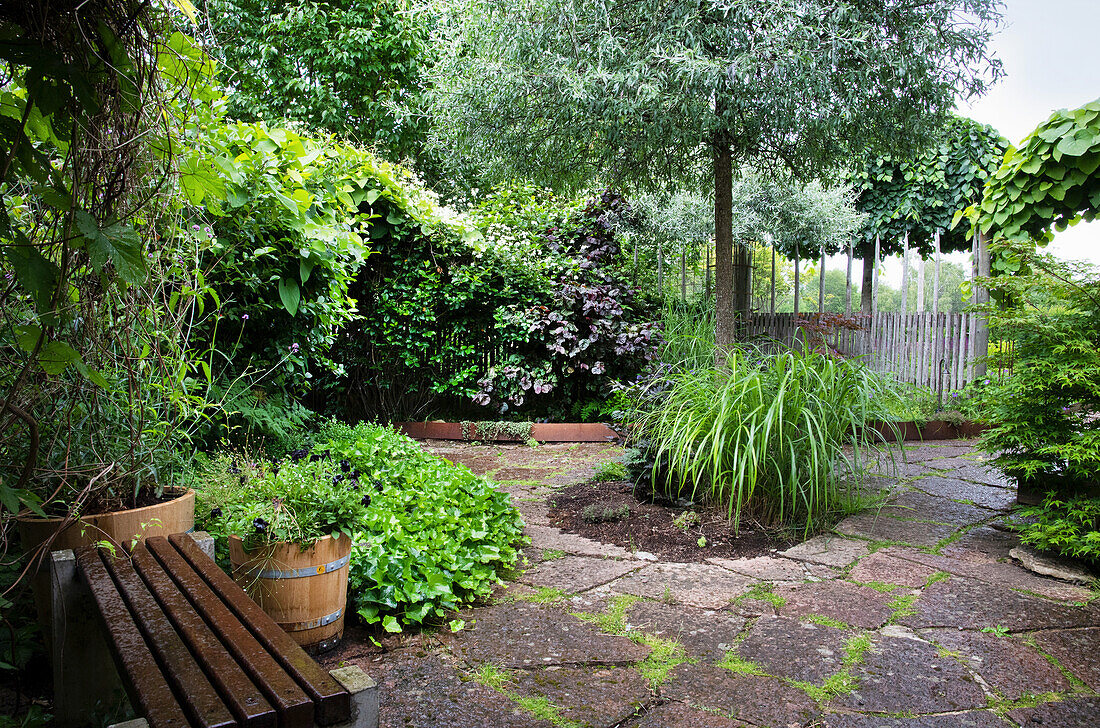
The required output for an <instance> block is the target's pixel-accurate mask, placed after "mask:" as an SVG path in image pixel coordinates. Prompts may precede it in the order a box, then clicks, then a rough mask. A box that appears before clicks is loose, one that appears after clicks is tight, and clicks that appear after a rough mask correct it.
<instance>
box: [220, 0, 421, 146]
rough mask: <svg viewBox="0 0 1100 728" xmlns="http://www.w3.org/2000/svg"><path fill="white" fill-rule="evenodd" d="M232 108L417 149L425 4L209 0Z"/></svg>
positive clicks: (403, 0) (246, 115)
mask: <svg viewBox="0 0 1100 728" xmlns="http://www.w3.org/2000/svg"><path fill="white" fill-rule="evenodd" d="M205 9H206V12H207V16H208V17H209V20H210V29H211V32H212V34H213V39H214V44H213V48H214V53H215V54H216V56H217V58H218V60H219V61H221V63H222V64H223V66H224V68H225V69H226V71H227V72H226V79H225V80H226V83H227V85H228V86H229V88H230V89H231V90H232V93H231V94H230V95H229V108H228V111H229V115H230V116H231V117H233V118H237V119H241V120H243V121H259V120H263V121H267V122H296V123H299V124H302V125H305V126H306V127H307V128H310V129H313V130H316V131H325V132H329V133H332V134H336V135H337V136H339V137H341V138H345V139H350V140H352V141H353V142H354V143H356V144H358V145H360V146H364V147H374V148H378V149H380V150H383V151H384V152H386V153H387V155H388V156H391V157H392V158H401V157H405V156H408V155H410V154H414V153H415V152H417V151H418V150H419V148H420V145H421V143H422V140H423V136H424V134H425V131H426V126H427V121H426V115H425V114H424V110H423V92H424V88H425V79H424V74H425V70H426V69H427V68H428V67H430V65H431V59H432V58H433V51H432V46H431V44H430V43H429V33H430V30H431V25H432V22H433V20H432V19H433V16H432V14H431V12H430V9H429V6H428V5H425V4H418V3H413V2H410V0H367V1H365V2H364V1H363V0H320V1H315V0H292V1H291V2H272V0H207V2H206V3H205Z"/></svg>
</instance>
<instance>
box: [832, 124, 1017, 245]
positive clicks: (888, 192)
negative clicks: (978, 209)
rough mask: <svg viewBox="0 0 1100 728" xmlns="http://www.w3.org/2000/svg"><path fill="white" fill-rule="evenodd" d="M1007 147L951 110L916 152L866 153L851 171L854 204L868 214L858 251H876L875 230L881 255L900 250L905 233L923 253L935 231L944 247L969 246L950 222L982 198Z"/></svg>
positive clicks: (984, 128) (987, 129)
mask: <svg viewBox="0 0 1100 728" xmlns="http://www.w3.org/2000/svg"><path fill="white" fill-rule="evenodd" d="M1007 149H1008V142H1007V141H1006V140H1005V139H1004V138H1002V137H1001V135H1000V133H999V132H997V130H996V129H994V128H993V127H991V126H988V125H985V124H979V123H978V122H976V121H973V120H971V119H967V118H965V117H960V116H955V117H952V118H951V119H950V120H949V121H948V123H947V124H946V125H945V126H944V128H943V129H941V130H940V131H939V132H938V133H937V135H936V136H935V137H934V140H933V142H932V143H931V144H930V145H928V146H926V147H925V148H924V149H923V150H921V151H920V152H919V153H918V154H916V155H914V156H911V157H908V158H896V157H892V156H874V157H870V158H868V159H867V160H866V162H865V163H864V165H863V166H862V167H860V168H857V169H855V170H853V171H852V172H850V173H849V180H850V182H851V183H852V185H853V186H854V187H855V188H856V192H857V198H856V199H857V207H858V209H859V210H860V212H862V213H864V215H865V216H866V218H865V222H864V224H863V227H862V229H861V231H860V233H861V234H860V245H859V247H858V255H859V257H861V258H867V257H869V256H872V255H873V254H874V242H875V237H876V236H878V237H879V240H880V245H881V250H882V254H883V255H884V256H885V255H897V254H900V253H901V252H902V238H903V236H904V235H905V234H907V233H908V235H909V246H910V249H912V250H916V251H917V252H918V253H919V254H920V255H921V256H922V257H928V256H930V255H931V254H932V253H933V252H934V250H935V247H934V242H933V236H934V235H935V234H936V232H939V233H940V249H941V250H942V251H945V252H951V251H956V250H968V249H969V248H970V247H971V238H970V236H969V235H967V234H966V231H965V230H963V229H961V228H957V227H954V220H955V217H954V216H955V214H956V212H957V211H959V210H962V209H964V208H966V207H968V206H970V205H972V204H974V203H975V202H976V201H978V200H979V199H980V197H981V194H982V188H983V187H984V185H985V182H986V180H987V179H989V177H990V175H992V174H993V172H994V171H995V170H996V169H997V167H998V165H999V164H1000V162H1001V159H1002V158H1003V156H1004V153H1005V151H1006V150H1007Z"/></svg>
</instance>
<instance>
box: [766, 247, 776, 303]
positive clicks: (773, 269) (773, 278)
mask: <svg viewBox="0 0 1100 728" xmlns="http://www.w3.org/2000/svg"><path fill="white" fill-rule="evenodd" d="M768 238H769V242H770V243H771V247H772V293H771V296H772V301H771V306H770V310H771V312H772V313H775V241H774V240H771V234H769V235H768Z"/></svg>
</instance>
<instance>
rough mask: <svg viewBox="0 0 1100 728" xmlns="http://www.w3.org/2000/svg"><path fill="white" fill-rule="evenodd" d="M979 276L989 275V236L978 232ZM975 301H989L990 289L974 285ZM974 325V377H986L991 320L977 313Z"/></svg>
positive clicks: (979, 302) (981, 303) (985, 276)
mask: <svg viewBox="0 0 1100 728" xmlns="http://www.w3.org/2000/svg"><path fill="white" fill-rule="evenodd" d="M978 276H979V277H980V278H988V277H989V237H988V236H987V235H982V234H980V233H979V234H978ZM974 296H975V301H976V302H977V304H978V305H979V306H984V305H985V304H987V303H989V289H988V288H986V287H985V286H978V285H975V286H974ZM975 318H976V320H975V322H974V323H975V326H974V355H975V360H974V379H981V378H982V377H985V375H986V372H987V365H986V362H985V358H986V357H987V356H988V355H989V322H988V320H987V319H986V317H985V314H983V313H981V312H978V313H976V314H975Z"/></svg>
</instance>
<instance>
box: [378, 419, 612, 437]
mask: <svg viewBox="0 0 1100 728" xmlns="http://www.w3.org/2000/svg"><path fill="white" fill-rule="evenodd" d="M394 427H395V428H397V431H398V432H400V433H402V434H403V435H406V436H408V437H411V438H414V439H417V440H464V441H471V442H472V441H479V440H481V438H480V437H479V436H478V432H477V423H476V422H470V423H462V422H443V421H437V422H395V423H394ZM464 427H465V429H466V434H467V435H468V437H463V428H464ZM531 439H532V440H538V441H539V442H611V441H614V440H619V439H620V436H619V433H617V432H615V430H613V429H611V428H610V427H609V426H607V425H605V424H603V423H600V422H535V423H533V424H532V425H531ZM489 441H491V442H521V440H520V438H519V437H517V436H515V435H512V434H508V433H500V434H498V435H495V436H494V437H492V438H489Z"/></svg>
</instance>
